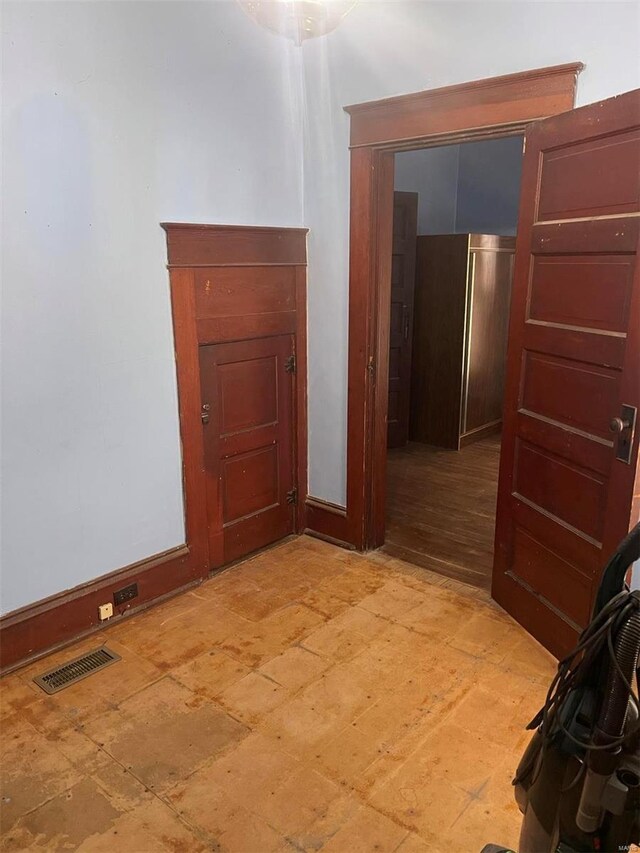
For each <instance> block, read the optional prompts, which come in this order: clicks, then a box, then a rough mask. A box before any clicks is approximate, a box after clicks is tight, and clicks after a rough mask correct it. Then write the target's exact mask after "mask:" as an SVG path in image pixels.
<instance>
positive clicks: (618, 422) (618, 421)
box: [609, 418, 631, 432]
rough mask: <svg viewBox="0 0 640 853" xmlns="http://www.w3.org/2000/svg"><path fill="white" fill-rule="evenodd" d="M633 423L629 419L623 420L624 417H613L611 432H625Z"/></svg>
mask: <svg viewBox="0 0 640 853" xmlns="http://www.w3.org/2000/svg"><path fill="white" fill-rule="evenodd" d="M630 426H631V423H630V422H629V421H623V420H622V418H611V421H610V422H609V429H610V430H611V432H624V430H625V429H629V427H630Z"/></svg>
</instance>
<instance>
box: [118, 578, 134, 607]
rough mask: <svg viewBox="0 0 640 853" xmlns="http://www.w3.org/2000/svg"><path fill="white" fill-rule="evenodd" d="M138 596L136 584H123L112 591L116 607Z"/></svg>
mask: <svg viewBox="0 0 640 853" xmlns="http://www.w3.org/2000/svg"><path fill="white" fill-rule="evenodd" d="M137 597H138V584H137V583H130V584H129V586H123V587H122V589H118V590H116V591H115V592H114V593H113V603H114V604H115V606H116V607H119V606H120V605H121V604H124V603H125V602H126V601H131V599H132V598H137Z"/></svg>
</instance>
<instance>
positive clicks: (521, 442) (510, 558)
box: [492, 90, 640, 656]
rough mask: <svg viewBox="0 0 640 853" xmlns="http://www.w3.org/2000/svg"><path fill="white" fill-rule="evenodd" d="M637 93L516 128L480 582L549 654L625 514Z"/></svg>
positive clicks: (577, 611)
mask: <svg viewBox="0 0 640 853" xmlns="http://www.w3.org/2000/svg"><path fill="white" fill-rule="evenodd" d="M639 216H640V90H637V91H634V92H629V93H627V94H624V95H621V96H619V97H617V98H612V99H610V100H607V101H603V102H602V103H597V104H591V105H589V106H587V107H583V108H580V109H577V110H573V111H572V112H568V113H563V114H561V115H558V116H556V117H553V118H550V119H546V120H544V121H540V122H537V123H536V124H534V125H532V126H531V127H530V128H529V129H528V130H527V134H526V149H525V154H524V162H523V174H522V194H521V202H520V221H519V233H518V239H517V244H516V261H515V273H514V287H513V296H512V309H511V319H510V334H509V348H508V354H507V381H506V392H505V416H504V430H503V441H502V456H501V463H500V483H499V489H498V509H497V523H496V547H495V561H494V569H493V586H492V593H493V596H494V598H495V599H496V601H498V602H499V603H500V604H501V605H502V606H503V607H504V608H505V609H506V610H507V611H509V613H511V614H512V616H514V618H515V619H517V620H518V622H520V623H521V624H522V625H523V626H524V627H525V628H526V629H527V630H528V631H530V632H531V633H532V634H533V636H534V637H536V638H537V639H538V640H539V641H540V642H541V643H543V644H544V645H545V646H546V647H547V648H548V649H549V650H550V651H551V652H553V653H554V654H555V655H557V656H560V655H563V654H564V653H566V652H567V651H568V650H569V649H570V648H571V647H572V646H573V645H575V641H576V638H577V634H578V632H579V630H580V629H581V628H582V627H584V625H585V624H586V623H587V622H588V621H589V618H590V612H591V607H592V604H593V601H594V597H595V593H596V590H597V587H598V583H599V579H600V574H601V571H602V568H603V567H604V565H605V563H606V561H607V559H608V557H609V556H610V555H611V553H612V552H613V551H614V550H615V548H616V546H617V544H618V542H619V541H620V540H621V539H622V538H623V537H624V536H625V534H626V533H627V532H628V530H629V528H630V526H632V524H633V523H635V520H636V517H637V515H638V504H637V503H635V505H634V500H633V498H634V492H636V491H637V488H634V486H635V485H636V470H637V460H638V430H637V429H636V428H635V423H636V412H637V409H638V407H639V406H640V281H639V275H638V266H637V254H638V234H639V231H640V228H639V226H640V219H639V218H638V217H639Z"/></svg>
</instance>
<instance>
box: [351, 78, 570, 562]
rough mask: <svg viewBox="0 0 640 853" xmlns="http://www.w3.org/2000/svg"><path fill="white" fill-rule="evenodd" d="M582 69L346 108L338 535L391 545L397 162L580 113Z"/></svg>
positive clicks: (363, 546) (359, 543) (357, 542)
mask: <svg viewBox="0 0 640 853" xmlns="http://www.w3.org/2000/svg"><path fill="white" fill-rule="evenodd" d="M583 68H584V65H583V63H581V62H572V63H568V64H565V65H555V66H550V67H547V68H538V69H534V70H531V71H523V72H518V73H515V74H507V75H504V76H500V77H490V78H487V79H483V80H475V81H472V82H469V83H462V84H458V85H454V86H447V87H445V88H440V89H431V90H426V91H423V92H416V93H414V94H410V95H401V96H399V97H395V98H387V99H384V100H379V101H369V102H365V103H360V104H355V105H352V106H347V107H345V108H344V109H345V111H346V112H347V113H348V114H349V116H350V119H351V134H350V145H349V147H350V150H351V190H350V248H349V365H348V399H347V506H346V510H345V513H344V516H337V515H336V516H334V520H335V534H334V538H336V539H339V540H342V541H344V542H347V543H349V544H350V545H352V546H353V547H355V548H357V549H358V550H361V551H364V550H368V549H372V548H378V547H379V546H380V545H382V544H383V543H384V531H385V498H386V495H385V491H386V461H387V448H386V440H387V404H388V401H387V386H388V373H389V352H388V348H389V322H390V318H389V299H390V292H389V288H390V278H391V236H392V228H391V222H392V217H393V191H394V186H393V177H394V155H395V154H396V153H397V152H400V151H409V150H413V149H417V148H430V147H434V146H440V145H449V144H455V143H459V142H472V141H476V140H480V139H496V138H500V137H504V136H514V135H516V134H518V133H523V132H524V130H525V128H526V126H527V125H528V124H530V123H531V122H532V121H536V120H539V119H542V118H547V117H549V116H551V115H556V114H558V113H562V112H567V111H568V110H571V109H573V107H574V104H575V94H576V85H577V78H578V74H579V73H580V72H581V71H582V69H583Z"/></svg>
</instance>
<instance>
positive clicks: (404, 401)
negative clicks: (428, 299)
mask: <svg viewBox="0 0 640 853" xmlns="http://www.w3.org/2000/svg"><path fill="white" fill-rule="evenodd" d="M417 222H418V194H417V193H400V192H397V193H394V194H393V249H392V255H391V323H390V329H389V408H388V415H387V447H402V446H404V445H405V444H406V443H407V440H408V438H409V403H410V386H411V339H412V333H413V292H414V288H415V283H416V232H417Z"/></svg>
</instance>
